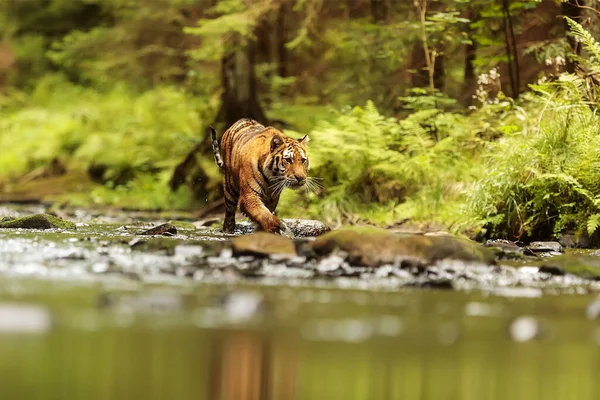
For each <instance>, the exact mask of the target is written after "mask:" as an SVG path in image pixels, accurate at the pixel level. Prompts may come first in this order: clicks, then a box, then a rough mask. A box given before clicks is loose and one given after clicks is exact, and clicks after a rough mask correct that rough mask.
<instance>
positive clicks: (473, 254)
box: [311, 226, 495, 266]
mask: <svg viewBox="0 0 600 400" xmlns="http://www.w3.org/2000/svg"><path fill="white" fill-rule="evenodd" d="M311 247H312V250H313V252H314V253H315V254H316V255H317V256H325V255H328V254H331V253H333V252H335V251H342V252H343V253H345V254H346V255H347V257H346V259H347V261H348V262H349V263H350V264H354V265H362V266H380V265H382V264H394V263H398V262H399V263H401V264H408V265H430V264H433V263H435V262H436V261H438V260H442V259H455V260H461V261H466V262H479V263H484V264H494V263H495V255H494V252H493V251H491V250H490V249H487V248H485V247H484V246H481V245H479V244H477V243H475V242H472V241H470V240H467V239H462V238H458V237H454V236H447V235H444V236H423V235H410V234H407V235H401V236H397V235H394V234H393V233H390V232H389V231H387V230H385V229H380V228H375V227H371V226H354V227H348V228H342V229H338V230H334V231H332V232H329V233H326V234H324V235H322V236H319V237H318V238H317V239H315V240H314V241H313V242H312V243H311Z"/></svg>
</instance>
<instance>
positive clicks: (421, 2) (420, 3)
mask: <svg viewBox="0 0 600 400" xmlns="http://www.w3.org/2000/svg"><path fill="white" fill-rule="evenodd" d="M413 4H414V6H415V8H416V9H417V11H418V12H419V19H420V21H421V41H422V42H423V51H424V52H425V63H426V64H427V72H428V74H429V90H430V91H431V95H432V96H433V95H434V94H435V83H434V64H433V62H432V57H431V53H430V52H429V45H428V44H427V30H426V29H425V28H426V22H427V0H413ZM434 57H435V55H434Z"/></svg>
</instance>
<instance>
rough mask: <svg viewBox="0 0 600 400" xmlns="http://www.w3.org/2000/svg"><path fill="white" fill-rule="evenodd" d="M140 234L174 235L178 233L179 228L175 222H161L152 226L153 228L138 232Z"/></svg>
mask: <svg viewBox="0 0 600 400" xmlns="http://www.w3.org/2000/svg"><path fill="white" fill-rule="evenodd" d="M138 235H149V236H153V235H165V236H172V235H177V228H176V227H175V225H173V224H170V223H166V224H161V225H158V226H155V227H152V228H150V229H147V230H145V231H142V232H138Z"/></svg>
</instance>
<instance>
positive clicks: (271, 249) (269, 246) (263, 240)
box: [231, 232, 297, 256]
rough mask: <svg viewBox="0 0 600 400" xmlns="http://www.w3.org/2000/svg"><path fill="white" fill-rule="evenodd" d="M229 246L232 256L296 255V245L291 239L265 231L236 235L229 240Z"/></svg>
mask: <svg viewBox="0 0 600 400" xmlns="http://www.w3.org/2000/svg"><path fill="white" fill-rule="evenodd" d="M231 246H232V250H233V255H234V256H241V255H257V256H269V255H274V254H282V255H288V256H296V255H297V254H296V246H295V245H294V242H293V241H292V240H291V239H289V238H286V237H284V236H281V235H276V234H273V233H267V232H256V233H252V234H250V235H244V236H238V237H236V238H235V239H233V240H232V241H231Z"/></svg>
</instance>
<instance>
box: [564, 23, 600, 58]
mask: <svg viewBox="0 0 600 400" xmlns="http://www.w3.org/2000/svg"><path fill="white" fill-rule="evenodd" d="M564 18H565V20H566V21H567V23H568V24H569V26H570V28H571V32H572V33H573V35H574V36H575V37H576V38H578V39H580V40H581V43H583V47H584V49H585V50H586V51H588V52H589V53H590V54H592V55H593V56H594V58H595V61H596V62H600V43H598V42H597V41H596V39H594V37H593V36H592V34H591V33H590V32H589V31H587V30H586V29H585V28H584V27H583V26H581V25H580V24H579V23H577V22H575V21H574V20H572V19H571V18H569V17H564Z"/></svg>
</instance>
